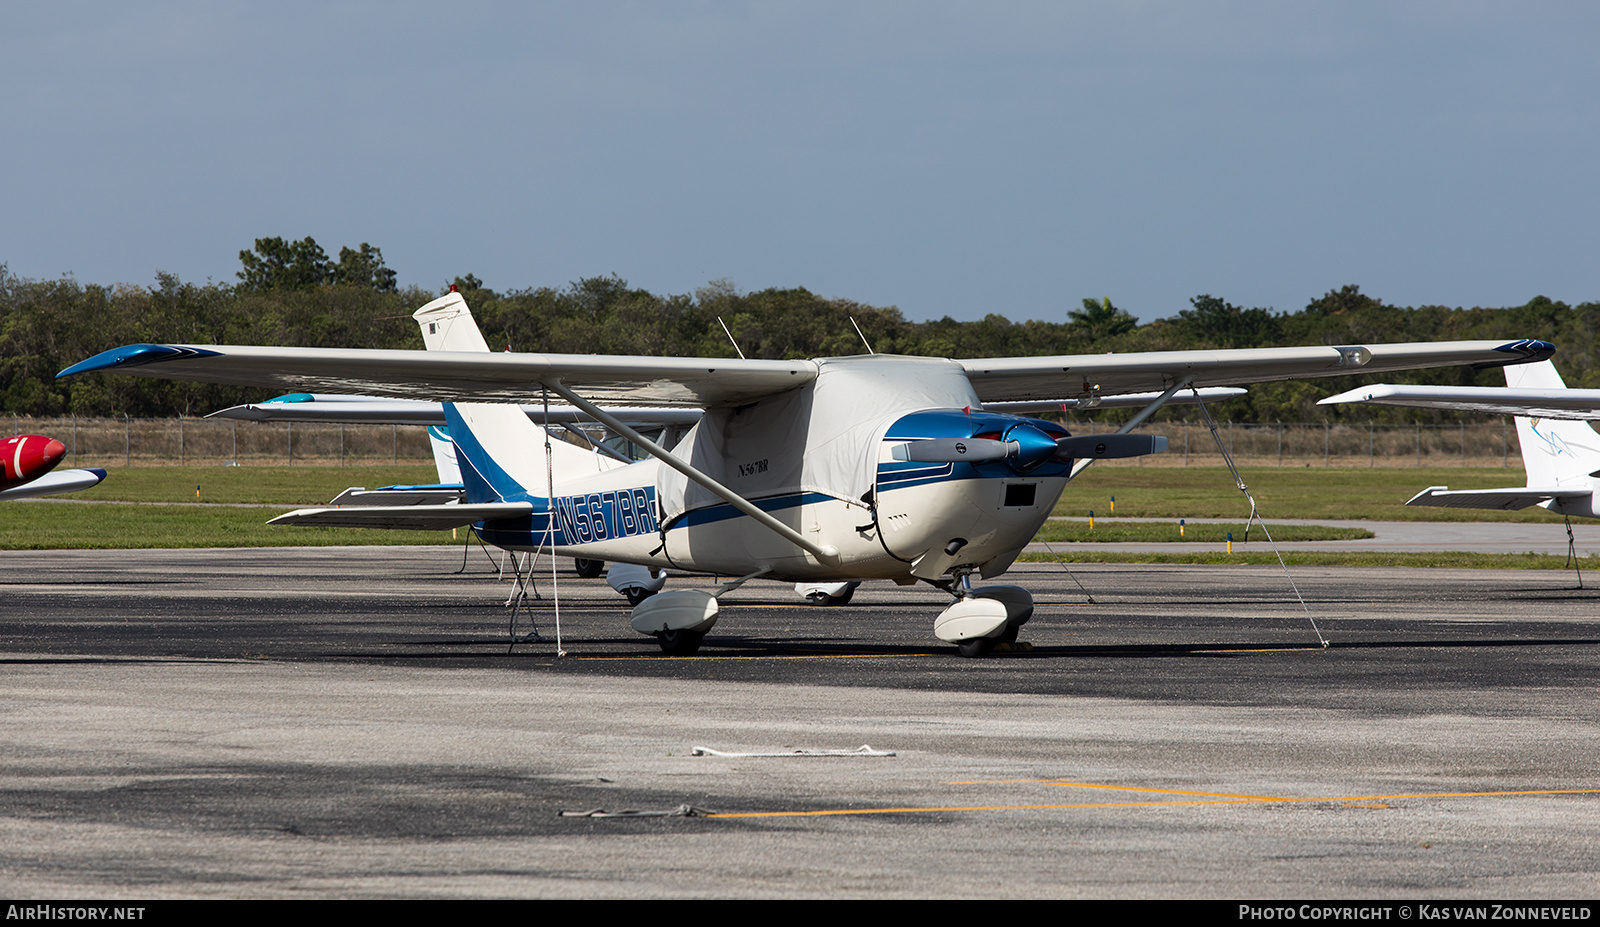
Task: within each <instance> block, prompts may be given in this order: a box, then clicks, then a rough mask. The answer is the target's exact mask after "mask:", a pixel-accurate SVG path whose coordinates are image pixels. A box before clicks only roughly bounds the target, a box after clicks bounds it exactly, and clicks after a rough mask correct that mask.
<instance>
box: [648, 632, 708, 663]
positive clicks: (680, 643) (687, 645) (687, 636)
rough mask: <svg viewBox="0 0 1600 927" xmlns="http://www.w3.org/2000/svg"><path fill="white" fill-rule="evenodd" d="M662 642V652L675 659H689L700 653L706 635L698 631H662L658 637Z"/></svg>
mask: <svg viewBox="0 0 1600 927" xmlns="http://www.w3.org/2000/svg"><path fill="white" fill-rule="evenodd" d="M656 640H658V641H660V642H661V652H662V653H664V654H667V655H668V656H673V657H687V656H692V655H694V654H696V653H699V652H700V642H701V641H702V640H705V635H704V634H702V633H699V632H697V631H662V632H661V633H659V634H657V635H656Z"/></svg>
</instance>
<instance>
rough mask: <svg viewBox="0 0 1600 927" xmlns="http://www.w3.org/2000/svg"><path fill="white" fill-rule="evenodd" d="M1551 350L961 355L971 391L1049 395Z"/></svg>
mask: <svg viewBox="0 0 1600 927" xmlns="http://www.w3.org/2000/svg"><path fill="white" fill-rule="evenodd" d="M1554 352H1555V346H1554V345H1551V344H1550V343H1549V342H1545V341H1528V340H1523V341H1510V342H1506V341H1441V342H1433V343H1417V344H1374V345H1343V346H1338V347H1305V348H1237V349H1232V350H1225V351H1155V352H1146V353H1139V354H1069V355H1061V356H1057V357H1005V358H993V359H983V360H963V361H960V362H959V363H960V364H961V366H962V368H963V369H965V370H966V372H967V378H968V379H970V380H971V381H972V385H973V388H974V389H976V390H977V392H978V397H979V398H980V399H982V400H983V401H984V402H985V403H988V402H991V401H1007V400H1028V399H1034V400H1037V399H1048V398H1050V397H1053V396H1063V395H1065V396H1067V397H1076V396H1090V395H1100V394H1112V393H1131V392H1138V391H1143V390H1164V389H1167V388H1168V387H1170V386H1172V384H1174V383H1178V382H1182V381H1184V380H1187V381H1188V385H1190V386H1226V385H1231V384H1238V383H1267V382H1271V381H1274V380H1299V379H1307V378H1313V377H1338V376H1348V375H1350V374H1357V373H1383V372H1386V371H1390V370H1412V369H1416V368H1419V367H1454V366H1462V365H1472V366H1479V367H1503V366H1505V365H1507V364H1525V363H1529V362H1532V361H1539V360H1544V359H1545V358H1547V357H1549V356H1550V355H1551V354H1552V353H1554Z"/></svg>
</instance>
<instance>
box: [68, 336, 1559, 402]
mask: <svg viewBox="0 0 1600 927" xmlns="http://www.w3.org/2000/svg"><path fill="white" fill-rule="evenodd" d="M1554 351H1555V347H1554V346H1553V345H1551V344H1549V343H1547V342H1543V341H1514V342H1499V341H1455V342H1450V341H1447V342H1438V343H1433V344H1387V345H1371V346H1361V345H1357V346H1344V347H1306V348H1252V349H1237V350H1226V351H1209V350H1207V351H1161V352H1148V353H1141V354H1083V355H1064V356H1056V357H1011V358H992V359H984V360H963V361H951V362H949V363H956V364H959V365H960V366H961V367H962V369H963V370H964V371H965V373H966V375H967V377H968V378H969V379H970V380H971V382H972V385H973V387H974V389H975V390H976V391H977V394H978V397H979V399H981V400H982V401H984V402H989V401H996V402H1006V401H1023V400H1062V399H1080V398H1084V397H1089V396H1097V395H1106V394H1114V393H1136V392H1145V391H1152V390H1153V391H1160V390H1163V389H1166V388H1167V387H1168V386H1170V385H1172V384H1173V383H1174V382H1177V381H1178V380H1179V379H1182V378H1184V377H1189V378H1192V383H1193V385H1195V386H1202V387H1203V386H1223V385H1230V384H1238V383H1260V382H1266V381H1270V380H1292V379H1300V378H1307V377H1332V376H1346V375H1349V374H1355V373H1375V372H1384V371H1390V370H1408V369H1413V368H1418V367H1445V366H1459V365H1479V366H1504V365H1506V364H1519V363H1526V362H1529V361H1534V360H1542V359H1544V358H1546V357H1549V356H1550V355H1551V354H1552V353H1554ZM96 370H113V371H116V372H119V373H130V374H135V375H139V376H149V377H159V378H163V379H171V380H192V381H198V382H203V383H228V384H233V385H238V386H268V387H275V388H279V389H294V390H305V391H318V390H320V391H325V392H336V393H337V392H342V393H367V394H371V395H375V396H383V397H393V398H417V399H429V400H444V401H473V400H477V401H484V400H488V401H501V402H506V401H511V402H520V401H523V400H526V399H527V398H528V396H529V394H530V393H534V392H536V391H537V390H538V389H539V381H541V380H550V379H558V380H560V381H561V382H562V383H564V384H565V385H567V386H568V387H571V388H572V389H574V390H578V391H581V392H582V393H584V394H585V395H587V396H588V397H589V398H591V399H598V400H608V401H613V402H640V403H667V404H679V405H698V406H726V405H737V404H741V403H745V402H750V401H753V400H756V399H759V398H761V397H763V396H770V395H774V394H777V393H781V392H785V391H787V390H790V389H793V388H795V387H797V386H800V385H802V384H804V383H807V382H809V381H811V380H812V379H814V378H815V377H816V375H817V363H816V362H814V361H802V360H796V361H768V360H741V359H728V358H704V357H698V358H697V357H689V358H673V357H629V356H596V355H573V354H485V353H479V352H467V351H392V350H356V349H351V350H343V349H328V348H269V347H237V346H220V345H219V346H200V345H156V344H136V345H128V346H125V347H121V348H114V349H112V350H110V351H105V352H102V353H100V354H97V355H95V356H94V357H91V358H89V359H88V360H86V361H83V362H81V363H78V364H74V365H73V366H71V367H68V368H67V369H66V370H63V371H62V372H61V373H59V374H57V376H58V377H64V376H72V375H74V374H79V373H88V372H91V371H96Z"/></svg>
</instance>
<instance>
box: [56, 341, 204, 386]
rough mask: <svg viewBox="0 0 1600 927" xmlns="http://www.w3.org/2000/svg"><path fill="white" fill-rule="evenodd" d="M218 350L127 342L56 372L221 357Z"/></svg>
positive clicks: (63, 373) (74, 372)
mask: <svg viewBox="0 0 1600 927" xmlns="http://www.w3.org/2000/svg"><path fill="white" fill-rule="evenodd" d="M219 356H221V355H220V354H219V353H218V352H216V351H207V350H205V349H204V348H190V347H184V346H180V345H173V344H125V345H123V346H122V347H120V348H112V349H111V350H109V351H101V352H100V353H99V354H96V355H95V356H93V357H91V358H89V359H88V360H85V361H79V362H78V363H76V364H73V365H72V366H71V367H68V368H67V369H65V370H63V371H61V372H60V373H58V374H56V379H58V380H59V379H60V378H62V377H70V376H76V375H77V374H80V373H89V372H91V371H95V370H110V369H112V368H115V367H142V366H144V365H145V364H159V363H161V362H162V361H170V360H178V359H179V358H185V357H219Z"/></svg>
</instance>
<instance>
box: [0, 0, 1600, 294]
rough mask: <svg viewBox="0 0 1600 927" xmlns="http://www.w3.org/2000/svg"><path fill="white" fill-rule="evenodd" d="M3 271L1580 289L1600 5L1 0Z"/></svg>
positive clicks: (1596, 231) (1597, 230)
mask: <svg viewBox="0 0 1600 927" xmlns="http://www.w3.org/2000/svg"><path fill="white" fill-rule="evenodd" d="M0 25H3V28H0V75H3V78H0V80H3V84H0V88H3V93H0V117H3V122H0V125H3V126H4V127H5V142H4V146H3V149H0V177H3V178H4V180H3V182H4V185H5V186H4V194H5V196H4V208H3V210H0V263H4V264H6V265H8V266H9V268H10V271H11V272H12V273H13V274H16V275H19V276H23V277H30V278H46V277H56V276H59V275H61V274H65V273H71V274H73V275H75V276H76V277H77V278H78V279H79V280H81V281H83V282H91V283H103V284H110V283H115V282H129V283H138V284H148V283H150V282H151V281H152V280H153V278H154V275H155V273H156V271H157V270H164V271H169V272H172V273H176V274H178V275H179V276H180V277H182V278H184V279H186V280H194V281H199V282H203V281H205V280H207V279H214V280H217V281H224V282H232V281H233V280H234V273H235V272H236V271H237V270H238V269H239V261H238V252H239V250H240V249H241V248H248V247H250V246H251V244H252V243H253V241H254V239H255V238H257V237H262V236H269V235H280V236H283V237H286V238H302V237H304V236H306V235H311V236H313V237H315V238H316V239H317V241H318V242H320V243H321V244H322V245H323V246H324V247H325V248H326V249H327V250H328V251H329V252H331V253H336V252H337V250H338V248H339V246H341V245H355V244H357V243H359V242H363V241H366V242H371V243H372V244H374V245H377V246H379V247H380V248H382V249H383V254H384V257H385V259H386V261H387V263H388V265H389V266H390V267H392V268H394V269H395V270H396V271H398V272H399V278H400V282H401V283H402V284H403V285H410V284H415V285H419V286H424V287H429V288H434V289H437V288H438V287H440V286H441V285H442V284H444V283H446V282H448V280H449V279H450V278H452V277H454V276H456V275H458V274H465V273H468V272H471V273H475V274H477V275H478V276H479V277H480V278H482V279H483V280H484V281H485V283H486V284H488V285H489V286H490V287H492V288H494V289H497V290H507V289H516V288H524V287H536V286H561V285H564V284H565V283H567V282H569V281H572V280H576V279H578V278H580V277H587V276H593V275H597V274H612V273H615V274H617V275H620V276H621V277H623V278H625V279H627V280H628V281H630V282H631V283H633V284H635V285H638V286H643V287H646V288H648V289H651V290H653V291H656V292H662V293H682V292H689V291H692V290H693V289H695V288H696V287H699V286H702V285H704V284H705V283H706V282H707V281H709V280H712V279H717V278H727V279H730V280H732V281H733V282H734V283H735V284H736V285H737V286H738V287H740V288H741V289H743V290H756V289H763V288H766V287H771V286H783V287H787V286H797V285H803V286H806V287H808V288H810V289H811V290H813V291H814V292H817V293H820V294H823V295H825V296H836V297H848V298H852V299H856V300H861V301H863V302H869V303H874V304H878V305H891V304H892V305H897V306H899V307H900V308H901V309H902V310H903V311H904V312H905V314H906V315H907V316H908V317H910V318H913V319H924V318H936V317H939V316H943V315H950V316H954V317H956V318H960V319H972V318H979V317H981V316H983V315H985V314H988V313H999V314H1002V315H1005V316H1007V317H1009V318H1012V319H1018V320H1020V319H1024V318H1044V319H1060V318H1062V317H1063V315H1064V313H1065V312H1066V311H1067V310H1068V309H1069V308H1072V307H1074V306H1077V305H1078V304H1079V301H1080V300H1081V299H1082V298H1083V297H1086V296H1089V297H1097V298H1098V297H1101V296H1110V297H1111V298H1112V300H1113V301H1114V302H1116V303H1117V304H1118V305H1120V306H1123V307H1125V308H1127V309H1129V310H1130V311H1132V312H1134V313H1135V314H1137V315H1139V316H1141V317H1142V318H1145V319H1150V318H1156V317H1159V316H1165V315H1171V314H1173V313H1175V312H1177V311H1178V310H1180V309H1183V308H1186V307H1187V306H1188V298H1189V297H1191V296H1194V295H1196V294H1199V293H1211V294H1214V295H1217V296H1221V297H1224V298H1226V299H1228V300H1229V301H1230V302H1234V303H1239V304H1242V305H1246V306H1270V307H1274V308H1277V309H1280V310H1283V309H1287V310H1293V309H1299V308H1301V307H1303V306H1304V305H1305V303H1306V302H1307V301H1308V300H1309V299H1311V298H1313V297H1315V296H1318V295H1320V294H1321V293H1323V292H1325V291H1327V290H1329V289H1332V288H1336V287H1338V286H1341V285H1343V284H1346V283H1356V284H1359V285H1360V286H1361V287H1362V289H1363V290H1364V291H1366V292H1368V293H1370V294H1372V295H1375V296H1378V297H1379V298H1382V299H1384V300H1385V301H1387V302H1390V303H1396V304H1401V305H1420V304H1424V303H1442V304H1446V305H1509V304H1517V303H1521V302H1524V301H1526V300H1527V299H1528V298H1530V297H1532V296H1534V295H1536V294H1545V295H1548V296H1550V297H1552V298H1557V299H1564V300H1568V301H1584V300H1600V281H1597V266H1600V262H1597V258H1600V254H1597V251H1600V248H1597V244H1600V215H1597V212H1596V208H1595V207H1596V199H1597V196H1596V194H1597V189H1600V183H1597V179H1596V178H1597V173H1600V168H1597V159H1600V144H1597V143H1600V112H1597V110H1600V80H1597V78H1600V67H1597V65H1600V5H1595V4H1590V3H1551V4H1539V3H1475V2H1465V0H1459V2H1438V3H1407V2H1383V3H1379V2H1371V3H1360V2H1349V3H1291V2H1262V3H1245V2H1240V3H1227V2H1183V3H1123V4H1117V3H1109V2H1098V3H1070V2H1059V0H1058V2H1044V3H993V2H990V3H982V4H979V3H938V2H929V0H920V2H905V3H901V2H861V0H857V2H843V3H831V2H821V0H810V2H805V3H716V2H697V3H688V2H685V3H671V2H645V3H623V2H616V3H607V2H582V3H528V2H512V3H451V4H441V3H399V2H382V3H325V2H318V3H305V4H297V3H286V2H273V3H263V4H226V3H218V2H196V3H183V2H159V0H151V2H141V3H89V2H82V3H59V4H20V3H18V4H7V6H6V9H5V13H4V17H3V20H0Z"/></svg>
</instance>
